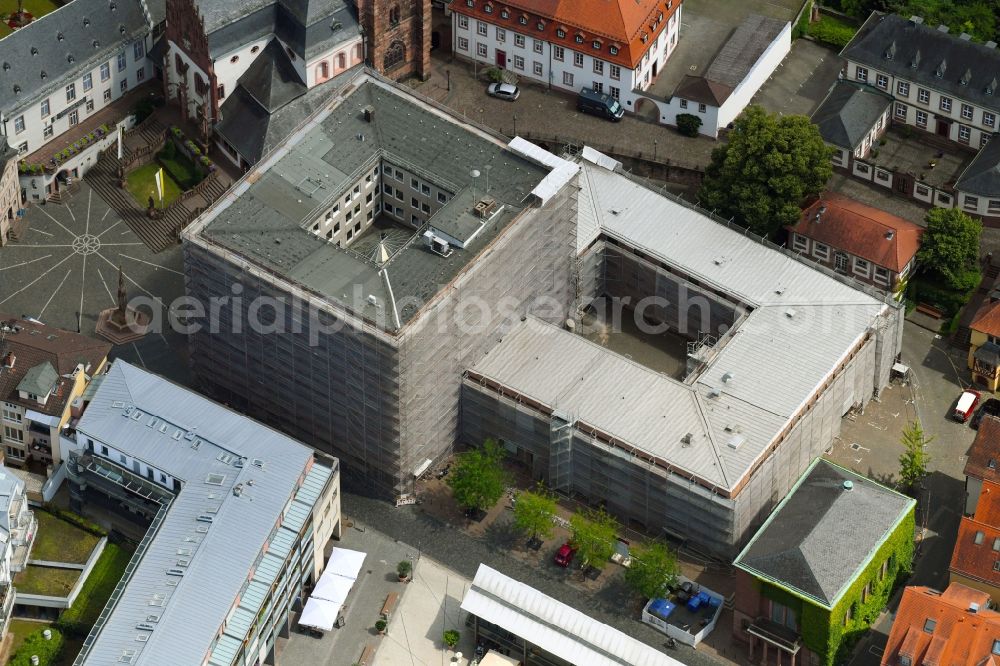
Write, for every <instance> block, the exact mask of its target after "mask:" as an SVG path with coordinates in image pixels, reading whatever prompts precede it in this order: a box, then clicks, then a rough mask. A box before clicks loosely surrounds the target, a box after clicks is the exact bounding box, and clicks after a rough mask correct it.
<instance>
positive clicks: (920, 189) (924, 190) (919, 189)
mask: <svg viewBox="0 0 1000 666" xmlns="http://www.w3.org/2000/svg"><path fill="white" fill-rule="evenodd" d="M914 191H915V192H916V193H917V194H918V195H920V196H922V197H926V196H930V194H931V189H930V188H929V187H927V186H926V185H919V184H918V185H916V187H915V188H914Z"/></svg>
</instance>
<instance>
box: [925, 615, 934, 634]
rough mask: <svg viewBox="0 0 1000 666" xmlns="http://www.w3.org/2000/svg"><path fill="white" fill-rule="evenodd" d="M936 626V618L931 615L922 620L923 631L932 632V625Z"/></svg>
mask: <svg viewBox="0 0 1000 666" xmlns="http://www.w3.org/2000/svg"><path fill="white" fill-rule="evenodd" d="M936 626H937V620H935V619H934V618H932V617H929V618H927V620H926V621H925V622H924V631H926V632H927V633H928V634H933V633H934V627H936Z"/></svg>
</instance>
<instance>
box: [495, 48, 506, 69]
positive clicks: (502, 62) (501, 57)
mask: <svg viewBox="0 0 1000 666" xmlns="http://www.w3.org/2000/svg"><path fill="white" fill-rule="evenodd" d="M497 67H499V68H500V69H505V68H506V67H507V53H506V52H504V51H501V50H500V49H497Z"/></svg>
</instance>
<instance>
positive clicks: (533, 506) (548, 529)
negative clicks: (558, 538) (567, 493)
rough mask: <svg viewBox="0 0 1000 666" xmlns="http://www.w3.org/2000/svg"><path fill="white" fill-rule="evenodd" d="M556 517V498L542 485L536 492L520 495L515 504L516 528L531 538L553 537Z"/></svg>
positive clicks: (526, 492) (526, 491) (527, 491)
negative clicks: (553, 523)
mask: <svg viewBox="0 0 1000 666" xmlns="http://www.w3.org/2000/svg"><path fill="white" fill-rule="evenodd" d="M555 515H556V498H555V496H554V495H552V493H550V492H548V491H547V490H545V488H544V487H543V486H541V484H539V486H538V489H537V490H535V491H534V492H532V491H530V490H525V491H524V492H521V493H518V495H517V501H516V502H515V503H514V527H516V528H517V529H518V530H520V531H521V532H523V533H524V534H526V535H528V536H529V537H530V538H542V539H548V538H550V537H551V536H552V532H553V525H552V518H553V516H555Z"/></svg>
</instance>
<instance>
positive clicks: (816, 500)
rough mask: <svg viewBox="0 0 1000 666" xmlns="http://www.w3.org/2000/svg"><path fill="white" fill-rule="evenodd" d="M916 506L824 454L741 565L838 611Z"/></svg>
mask: <svg viewBox="0 0 1000 666" xmlns="http://www.w3.org/2000/svg"><path fill="white" fill-rule="evenodd" d="M915 504H916V502H915V501H914V500H913V499H911V498H909V497H906V496H905V495H903V494H901V493H897V492H896V491H894V490H890V489H889V488H886V487H885V486H882V485H879V484H877V483H875V482H874V481H872V480H871V479H869V478H867V477H865V476H862V475H860V474H857V473H855V472H853V471H851V470H849V469H846V468H844V467H840V466H839V465H835V464H833V463H831V462H829V461H826V460H823V459H822V458H818V459H816V461H814V462H813V464H812V465H810V466H809V469H807V470H806V471H805V473H804V474H803V475H802V477H801V478H800V479H799V480H798V482H797V483H796V484H795V487H794V488H792V491H791V492H790V493H789V494H788V495H787V496H786V497H785V499H783V500H782V501H781V503H780V504H779V505H778V508H776V509H775V510H774V512H773V513H772V514H771V516H770V517H769V518H768V519H767V521H766V522H765V523H764V525H763V526H762V527H761V528H760V530H758V531H757V534H755V535H754V537H753V539H751V540H750V543H749V544H747V547H746V548H745V549H744V550H743V552H742V553H740V555H739V557H737V558H736V561H735V562H734V563H733V564H734V565H735V566H736V567H737V568H739V569H742V570H743V571H746V572H747V573H749V574H750V575H751V576H753V577H755V578H757V579H760V580H764V581H767V582H770V583H773V584H777V585H780V586H781V587H783V588H785V589H788V590H790V591H792V592H793V593H794V594H796V595H797V596H799V597H801V598H803V599H806V600H808V601H810V602H812V603H814V604H817V605H819V606H822V607H823V608H828V609H829V608H833V607H834V606H836V605H837V602H838V601H840V598H841V596H842V595H843V594H844V592H845V591H846V590H847V589H848V588H849V587H850V586H851V584H852V583H853V582H854V581H855V580H856V579H857V577H858V576H859V575H860V574H861V572H862V571H863V570H864V568H865V567H866V566H867V565H868V563H869V562H870V561H871V558H872V557H874V555H875V552H876V551H877V550H878V549H879V548H880V547H881V546H882V544H883V543H884V542H885V540H886V539H887V538H889V536H890V535H891V534H892V533H893V532H894V531H895V530H896V528H897V527H899V524H900V522H901V521H902V520H903V518H904V517H905V516H906V515H907V514H908V513H911V512H912V511H913V507H914V505H915Z"/></svg>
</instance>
